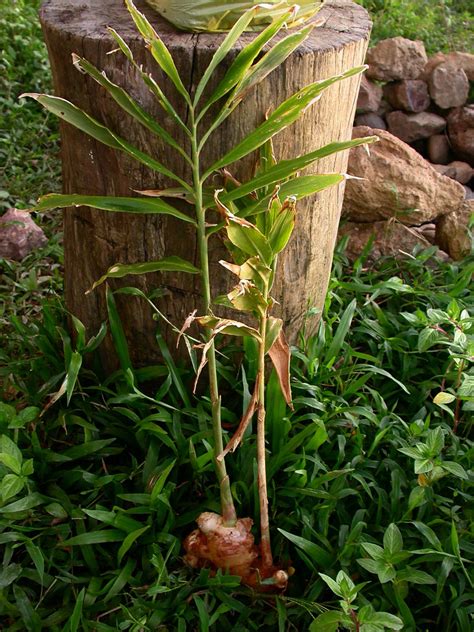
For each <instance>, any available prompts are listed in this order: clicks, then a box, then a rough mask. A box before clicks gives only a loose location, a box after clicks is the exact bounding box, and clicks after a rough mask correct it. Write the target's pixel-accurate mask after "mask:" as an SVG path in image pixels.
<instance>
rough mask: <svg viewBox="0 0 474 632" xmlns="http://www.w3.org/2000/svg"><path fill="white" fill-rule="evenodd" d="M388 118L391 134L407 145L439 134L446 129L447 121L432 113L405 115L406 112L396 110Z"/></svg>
mask: <svg viewBox="0 0 474 632" xmlns="http://www.w3.org/2000/svg"><path fill="white" fill-rule="evenodd" d="M386 118H387V124H388V129H389V131H390V133H391V134H393V135H394V136H397V137H398V138H400V139H401V140H403V141H404V142H405V143H413V142H414V141H416V140H421V139H422V138H429V137H430V136H433V134H439V133H440V132H442V131H443V130H444V128H445V127H446V121H445V119H444V118H443V117H442V116H438V115H437V114H433V113H432V112H418V113H417V114H405V112H401V111H400V110H396V111H395V112H389V114H387V117H386Z"/></svg>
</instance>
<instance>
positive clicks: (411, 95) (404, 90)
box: [383, 79, 430, 112]
mask: <svg viewBox="0 0 474 632" xmlns="http://www.w3.org/2000/svg"><path fill="white" fill-rule="evenodd" d="M383 93H384V96H385V98H386V99H387V101H388V102H389V103H390V105H392V106H393V107H394V108H395V109H397V110H405V111H406V112H424V111H425V110H427V109H428V108H429V106H430V95H429V94H428V85H427V84H426V82H425V81H422V80H421V79H405V80H404V81H394V82H392V83H387V84H386V85H385V86H384V89H383Z"/></svg>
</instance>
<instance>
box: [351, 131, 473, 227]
mask: <svg viewBox="0 0 474 632" xmlns="http://www.w3.org/2000/svg"><path fill="white" fill-rule="evenodd" d="M372 134H373V135H375V136H378V137H379V139H380V141H379V142H378V143H375V144H373V145H370V148H369V152H367V151H366V149H365V148H364V147H356V148H354V149H352V150H351V152H350V155H349V167H348V172H349V173H350V174H351V175H354V176H357V177H359V178H363V179H362V180H356V179H349V180H348V181H347V184H346V194H345V198H344V207H343V208H344V214H345V215H346V216H348V217H349V218H350V219H351V220H353V221H359V222H374V221H379V220H383V219H388V218H390V217H396V218H397V219H398V220H399V221H400V222H403V223H404V224H407V225H412V226H413V225H420V224H424V223H427V222H431V221H433V220H434V219H435V218H437V217H439V216H440V215H444V214H445V213H451V212H453V211H455V210H457V209H458V208H459V207H460V206H461V204H462V201H463V199H464V194H465V192H464V188H463V187H462V185H460V184H459V183H458V182H455V181H454V180H450V179H449V178H446V177H444V176H442V175H440V174H438V173H437V172H436V171H435V169H433V167H432V166H431V165H430V163H429V162H428V161H427V160H425V159H424V158H422V157H421V156H420V155H419V154H418V153H417V152H416V151H415V150H414V149H412V148H411V147H409V146H408V145H406V144H405V143H403V142H402V141H401V140H399V139H398V138H396V137H395V136H393V135H392V134H390V133H389V132H385V131H383V130H374V129H370V128H367V127H355V128H354V130H353V137H354V138H361V137H362V136H366V135H367V136H370V135H372Z"/></svg>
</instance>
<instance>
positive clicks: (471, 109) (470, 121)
mask: <svg viewBox="0 0 474 632" xmlns="http://www.w3.org/2000/svg"><path fill="white" fill-rule="evenodd" d="M448 136H449V141H450V143H451V146H452V148H453V151H454V153H455V154H456V156H457V157H458V158H460V159H461V160H465V161H466V162H468V163H469V164H470V165H471V166H473V167H474V105H467V106H465V107H463V108H456V109H454V110H453V111H452V112H450V113H449V116H448Z"/></svg>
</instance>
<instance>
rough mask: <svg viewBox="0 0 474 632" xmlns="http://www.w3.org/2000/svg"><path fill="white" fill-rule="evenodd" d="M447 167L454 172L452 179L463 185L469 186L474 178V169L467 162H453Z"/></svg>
mask: <svg viewBox="0 0 474 632" xmlns="http://www.w3.org/2000/svg"><path fill="white" fill-rule="evenodd" d="M447 167H449V168H450V169H452V170H453V171H454V176H452V177H453V178H454V179H455V180H457V181H458V182H460V183H461V184H467V183H468V182H469V180H471V179H472V178H473V177H474V169H473V168H472V167H471V165H469V164H468V163H467V162H462V161H461V160H453V162H450V163H449V164H448V165H447Z"/></svg>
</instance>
